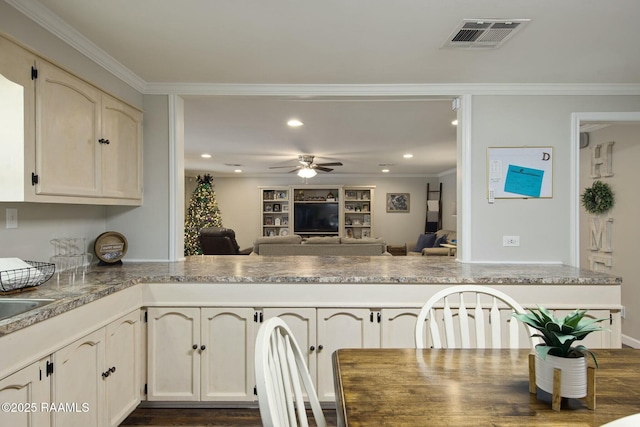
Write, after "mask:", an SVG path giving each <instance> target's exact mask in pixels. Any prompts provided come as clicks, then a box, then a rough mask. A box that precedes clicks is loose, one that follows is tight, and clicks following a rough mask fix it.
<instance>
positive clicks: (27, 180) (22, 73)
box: [0, 37, 36, 201]
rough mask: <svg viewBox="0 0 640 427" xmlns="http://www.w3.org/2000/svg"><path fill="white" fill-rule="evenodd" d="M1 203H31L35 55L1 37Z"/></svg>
mask: <svg viewBox="0 0 640 427" xmlns="http://www.w3.org/2000/svg"><path fill="white" fill-rule="evenodd" d="M0 58H2V59H1V60H0V110H1V111H2V114H1V115H0V129H1V131H0V135H1V136H0V138H1V140H2V141H1V143H0V182H1V183H2V185H0V200H1V201H23V200H26V201H28V200H30V197H29V196H31V195H33V194H34V192H33V187H32V186H31V173H32V172H35V159H34V157H35V154H34V153H35V111H36V108H35V82H34V81H33V80H31V67H33V66H34V65H35V56H34V55H32V54H31V53H30V52H28V51H26V50H24V49H22V48H21V47H20V46H18V45H16V44H14V43H12V42H10V41H9V40H7V39H5V38H2V37H0Z"/></svg>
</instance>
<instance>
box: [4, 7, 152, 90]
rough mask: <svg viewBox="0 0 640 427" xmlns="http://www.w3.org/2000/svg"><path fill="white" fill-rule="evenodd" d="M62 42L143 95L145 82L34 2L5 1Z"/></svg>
mask: <svg viewBox="0 0 640 427" xmlns="http://www.w3.org/2000/svg"><path fill="white" fill-rule="evenodd" d="M5 1H6V2H7V3H8V4H10V5H11V6H13V7H14V8H15V9H17V10H18V11H20V12H21V13H22V14H24V15H25V16H27V17H28V18H30V19H31V20H32V21H34V22H35V23H36V24H38V25H40V26H41V27H43V28H44V29H46V30H47V31H49V32H50V33H52V34H53V35H55V36H56V37H58V38H59V39H61V40H62V41H63V42H65V43H67V44H68V45H70V46H71V47H73V48H74V49H76V50H77V51H78V52H80V53H81V54H83V55H84V56H86V57H87V58H89V59H90V60H92V61H93V62H95V63H96V64H98V65H99V66H101V67H102V68H104V69H105V70H107V71H108V72H110V73H111V74H113V75H114V76H115V77H117V78H119V79H120V80H122V81H123V82H125V83H126V84H128V85H129V86H131V87H132V88H134V89H135V90H137V91H138V92H141V93H144V91H145V88H146V82H145V81H144V80H143V79H142V78H140V77H139V76H138V75H136V74H135V73H134V72H132V71H131V70H130V69H128V68H127V67H125V66H124V65H122V64H121V63H120V62H118V61H117V60H116V59H115V58H113V57H112V56H111V55H109V54H108V53H107V52H105V51H104V50H102V49H101V48H100V47H98V46H97V45H95V44H94V43H93V42H91V41H90V40H89V39H87V38H86V37H85V36H83V35H82V34H80V33H79V32H78V31H77V30H75V29H74V28H73V27H71V26H70V25H69V24H67V23H66V22H64V21H63V20H62V19H60V17H58V15H56V14H54V13H53V12H51V11H50V10H49V9H47V8H46V7H44V6H43V5H42V4H41V3H40V2H38V1H36V0H5Z"/></svg>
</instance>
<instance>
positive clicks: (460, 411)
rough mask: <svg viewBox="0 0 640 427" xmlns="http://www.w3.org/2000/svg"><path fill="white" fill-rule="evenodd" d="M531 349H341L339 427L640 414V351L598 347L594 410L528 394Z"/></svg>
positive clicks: (336, 360) (579, 421)
mask: <svg viewBox="0 0 640 427" xmlns="http://www.w3.org/2000/svg"><path fill="white" fill-rule="evenodd" d="M530 353H531V350H529V349H521V350H501V349H472V350H460V349H440V350H434V349H424V350H417V349H340V350H337V351H336V352H334V353H333V368H334V384H335V391H336V405H337V417H338V425H339V426H348V427H358V426H368V427H371V426H434V427H437V426H456V427H459V426H474V427H478V426H518V427H520V426H554V427H562V426H572V427H576V426H578V427H580V426H600V425H602V424H604V423H606V422H609V421H612V420H614V419H617V418H620V417H623V416H626V415H630V414H634V413H638V412H640V350H637V349H630V348H623V349H601V350H600V349H598V350H594V353H595V354H596V356H597V358H598V362H599V368H598V369H596V387H595V394H596V407H595V409H594V410H590V409H588V408H587V406H586V402H585V400H584V399H563V400H562V405H561V409H560V410H559V411H554V410H553V409H552V408H551V395H550V394H549V393H546V392H544V391H542V390H540V389H539V388H538V389H537V392H536V393H535V394H532V393H529V362H528V355H529V354H530Z"/></svg>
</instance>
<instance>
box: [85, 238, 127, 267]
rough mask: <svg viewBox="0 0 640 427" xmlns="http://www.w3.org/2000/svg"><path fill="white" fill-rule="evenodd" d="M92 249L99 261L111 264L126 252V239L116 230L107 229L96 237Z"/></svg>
mask: <svg viewBox="0 0 640 427" xmlns="http://www.w3.org/2000/svg"><path fill="white" fill-rule="evenodd" d="M93 250H94V251H95V253H96V256H97V257H98V259H99V260H100V261H102V262H105V263H107V264H113V263H116V262H118V261H120V260H121V259H122V258H123V257H124V256H125V254H126V253H127V239H126V238H125V237H124V236H123V235H122V234H120V233H118V232H116V231H107V232H105V233H102V234H101V235H99V236H98V237H97V238H96V243H95V244H94V245H93Z"/></svg>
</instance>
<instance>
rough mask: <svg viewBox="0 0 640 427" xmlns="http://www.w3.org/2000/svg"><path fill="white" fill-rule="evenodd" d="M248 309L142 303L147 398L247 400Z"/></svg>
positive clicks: (250, 378)
mask: <svg viewBox="0 0 640 427" xmlns="http://www.w3.org/2000/svg"><path fill="white" fill-rule="evenodd" d="M256 314H257V312H256V311H255V310H254V309H253V308H243V307H239V308H236V307H234V308H194V307H150V308H148V322H149V324H148V327H147V331H148V336H147V345H148V363H147V369H148V371H147V381H148V395H147V399H148V400H150V401H219V402H222V401H253V400H254V399H255V397H254V394H253V387H254V384H255V379H254V368H253V354H254V346H255V335H256V331H257V325H258V323H257V322H256V321H255V320H254V316H256Z"/></svg>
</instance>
